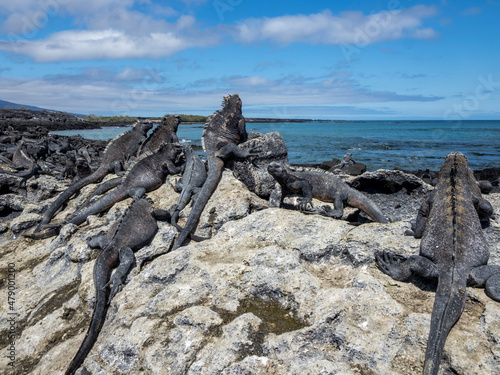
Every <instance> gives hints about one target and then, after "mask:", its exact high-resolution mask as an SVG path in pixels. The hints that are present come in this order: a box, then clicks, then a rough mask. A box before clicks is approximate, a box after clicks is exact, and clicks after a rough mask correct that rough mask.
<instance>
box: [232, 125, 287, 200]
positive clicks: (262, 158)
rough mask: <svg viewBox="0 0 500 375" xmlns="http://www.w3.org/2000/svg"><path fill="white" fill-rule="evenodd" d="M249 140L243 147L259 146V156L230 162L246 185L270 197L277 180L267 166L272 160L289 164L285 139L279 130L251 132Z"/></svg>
mask: <svg viewBox="0 0 500 375" xmlns="http://www.w3.org/2000/svg"><path fill="white" fill-rule="evenodd" d="M248 137H249V139H248V141H246V142H245V143H242V144H240V147H241V148H243V149H248V148H250V147H259V148H260V150H261V152H260V153H259V155H258V156H257V157H254V158H252V159H251V160H248V159H241V160H235V161H233V162H232V163H231V164H230V168H231V169H232V171H233V174H234V177H236V178H237V179H238V180H240V181H241V182H243V183H244V184H245V185H246V187H247V188H248V189H249V190H250V191H251V192H253V193H255V194H257V195H258V196H259V197H261V198H264V199H268V198H269V196H270V195H271V192H272V191H273V189H274V184H275V180H274V178H273V177H272V176H271V175H270V174H269V173H268V172H267V166H268V165H269V163H271V162H272V161H277V162H284V163H286V164H288V151H287V148H286V144H285V140H284V139H283V137H282V136H281V134H280V133H278V132H272V133H268V134H264V135H262V134H260V133H254V132H250V133H249V134H248Z"/></svg>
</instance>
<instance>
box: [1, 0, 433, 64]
mask: <svg viewBox="0 0 500 375" xmlns="http://www.w3.org/2000/svg"><path fill="white" fill-rule="evenodd" d="M54 1H55V2H56V3H57V0H54ZM59 1H60V0H59ZM135 2H136V1H134V0H126V1H123V2H121V1H118V0H106V1H97V0H88V1H86V2H84V1H81V0H78V1H71V2H67V1H64V6H63V5H60V7H59V8H54V9H51V8H38V9H37V7H36V6H34V5H33V2H27V1H25V0H21V1H20V2H19V4H18V6H17V7H13V6H12V7H13V8H12V9H13V10H15V11H16V12H15V13H14V14H12V15H11V17H12V18H10V17H9V19H7V21H6V22H4V24H3V26H4V28H10V29H11V33H10V36H9V37H8V38H7V39H4V40H0V50H3V51H7V52H13V53H17V54H22V55H26V56H29V57H31V58H33V59H34V60H35V61H37V62H55V61H80V60H95V59H100V60H116V59H142V58H153V59H157V58H161V57H170V56H172V55H174V54H176V53H178V52H180V51H183V50H186V49H190V48H194V47H202V48H203V47H212V46H215V45H219V44H224V43H230V42H234V41H236V42H241V43H254V42H259V41H264V40H267V41H271V42H274V43H278V44H282V45H286V44H290V43H295V42H302V43H309V44H346V43H355V44H359V43H362V44H364V45H367V44H372V43H376V42H379V41H384V40H396V39H401V38H419V39H431V38H434V37H435V36H436V35H437V33H436V31H434V29H432V28H429V27H423V26H422V23H423V20H424V19H425V18H428V17H432V16H434V15H436V14H437V8H436V7H433V6H424V5H417V6H414V7H412V8H408V9H403V10H394V11H383V12H379V13H376V14H371V15H365V14H363V13H362V12H343V13H340V14H339V15H334V14H332V13H331V11H329V10H325V11H323V12H321V13H316V14H309V15H289V16H282V17H274V18H267V17H264V18H258V19H255V18H252V19H246V20H243V21H241V22H240V23H238V24H236V25H223V24H220V25H216V26H212V27H208V28H207V27H203V26H202V25H201V24H199V23H198V22H197V20H196V19H195V18H194V17H193V16H192V15H177V14H176V12H175V11H174V10H173V9H171V8H168V7H163V8H162V12H163V14H165V13H166V14H170V15H171V16H172V17H174V16H175V19H173V20H172V22H167V21H166V20H165V19H164V18H162V17H159V16H158V15H156V16H155V15H154V14H153V15H151V14H150V13H148V14H145V13H142V12H140V11H137V10H133V9H131V7H132V5H134V3H135ZM37 4H38V5H37V6H38V7H41V6H42V5H40V4H42V3H37ZM145 4H149V3H147V2H146V3H145ZM150 6H153V5H152V4H150ZM90 9H92V12H91V13H90V12H89V10H90ZM23 12H24V13H23ZM37 12H38V13H40V14H42V18H43V12H45V13H46V14H45V16H46V17H51V16H55V14H57V13H65V12H66V13H69V14H72V15H73V16H74V17H75V18H74V19H75V21H74V22H75V23H76V24H81V26H82V28H81V29H73V30H66V31H60V32H57V33H53V34H51V35H49V36H47V37H45V38H36V27H35V32H28V31H27V30H31V28H30V27H26V26H25V27H23V28H21V29H22V30H19V25H21V24H22V22H21V21H22V20H24V21H25V22H26V20H28V21H29V18H30V17H35V18H36V16H34V15H33V14H37ZM162 12H160V13H159V14H160V15H161V14H162ZM16 17H17V18H16ZM42 21H43V22H42ZM37 22H38V26H40V27H43V25H44V24H45V23H46V22H48V21H47V19H44V20H38V21H37ZM11 24H12V25H11ZM31 24H32V26H37V23H36V22H35V23H33V22H31ZM15 25H17V26H15ZM16 27H17V31H16V29H15V28H16ZM23 30H24V31H23ZM16 32H18V34H16ZM12 33H14V34H12Z"/></svg>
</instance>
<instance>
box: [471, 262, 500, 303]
mask: <svg viewBox="0 0 500 375" xmlns="http://www.w3.org/2000/svg"><path fill="white" fill-rule="evenodd" d="M467 284H468V285H469V286H472V287H474V288H484V289H485V293H486V295H487V296H488V297H490V298H491V299H493V300H495V301H498V302H500V266H496V265H485V266H480V267H476V268H473V269H472V270H471V272H470V274H469V280H468V281H467Z"/></svg>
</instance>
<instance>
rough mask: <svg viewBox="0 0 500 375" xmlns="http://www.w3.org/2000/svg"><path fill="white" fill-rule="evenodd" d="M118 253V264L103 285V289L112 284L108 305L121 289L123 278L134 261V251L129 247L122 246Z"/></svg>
mask: <svg viewBox="0 0 500 375" xmlns="http://www.w3.org/2000/svg"><path fill="white" fill-rule="evenodd" d="M119 255H120V265H119V266H118V267H117V268H116V270H115V272H114V273H113V275H111V277H110V278H109V281H108V283H107V284H106V285H104V287H103V290H105V289H106V288H107V287H108V286H110V285H113V286H112V288H111V292H110V294H109V298H108V305H109V303H110V302H111V300H112V299H113V297H114V296H115V295H116V294H117V293H118V292H119V291H120V290H121V288H122V286H123V279H124V278H125V276H126V275H127V273H128V271H129V270H130V267H132V264H133V263H134V261H135V256H134V252H133V251H132V249H131V248H130V247H122V248H120V250H119Z"/></svg>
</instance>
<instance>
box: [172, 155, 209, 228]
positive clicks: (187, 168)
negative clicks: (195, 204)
mask: <svg viewBox="0 0 500 375" xmlns="http://www.w3.org/2000/svg"><path fill="white" fill-rule="evenodd" d="M183 149H184V155H185V156H186V162H185V164H184V172H183V173H182V177H181V180H180V181H178V182H177V183H176V184H175V187H174V190H175V191H176V192H178V193H180V195H179V199H178V200H177V204H175V205H174V206H173V207H172V209H173V213H172V219H171V221H170V223H171V224H172V225H173V226H175V227H176V228H177V229H178V230H182V228H181V227H180V226H179V225H178V224H177V220H178V218H179V212H181V211H182V210H183V209H184V207H186V206H187V204H188V203H189V201H190V200H191V197H192V196H193V195H196V194H198V193H199V192H200V190H201V187H202V186H203V184H204V183H205V180H206V179H207V170H206V168H205V164H204V163H203V162H202V161H201V159H200V157H199V156H198V155H197V154H196V153H195V152H194V151H193V149H192V148H191V146H184V147H183ZM193 200H194V198H193Z"/></svg>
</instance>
